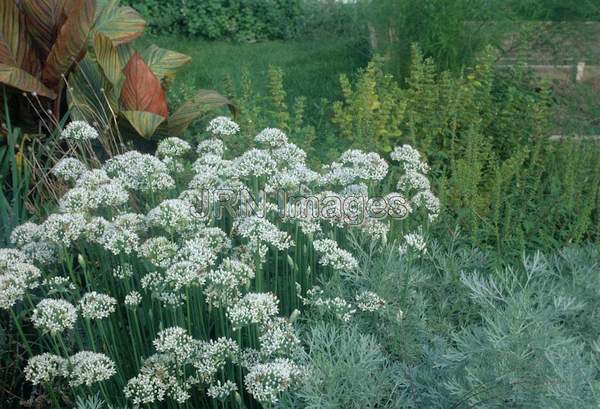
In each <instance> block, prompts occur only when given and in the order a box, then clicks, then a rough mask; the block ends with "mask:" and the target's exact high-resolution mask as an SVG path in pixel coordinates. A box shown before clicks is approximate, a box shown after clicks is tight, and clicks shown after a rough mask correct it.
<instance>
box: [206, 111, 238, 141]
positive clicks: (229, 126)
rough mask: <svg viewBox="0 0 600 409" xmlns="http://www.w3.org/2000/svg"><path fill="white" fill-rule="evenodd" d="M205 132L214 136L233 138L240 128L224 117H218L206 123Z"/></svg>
mask: <svg viewBox="0 0 600 409" xmlns="http://www.w3.org/2000/svg"><path fill="white" fill-rule="evenodd" d="M206 131H207V132H208V133H210V134H212V135H214V136H233V135H235V134H236V133H238V132H239V131H240V126H239V125H238V124H236V123H235V122H233V121H232V120H231V119H229V118H227V117H226V116H218V117H216V118H214V119H213V120H211V121H210V122H209V123H208V127H207V128H206Z"/></svg>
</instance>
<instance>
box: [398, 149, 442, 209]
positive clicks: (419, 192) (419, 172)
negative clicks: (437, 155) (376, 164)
mask: <svg viewBox="0 0 600 409" xmlns="http://www.w3.org/2000/svg"><path fill="white" fill-rule="evenodd" d="M390 156H391V158H392V159H393V160H395V161H397V162H400V164H401V166H402V167H403V169H404V171H405V174H404V175H403V176H401V177H400V179H399V180H398V186H397V189H398V190H399V191H400V192H401V193H402V194H405V195H408V194H412V199H411V204H412V205H413V206H414V207H424V208H425V210H426V211H427V213H428V217H429V220H431V221H433V220H435V219H436V218H437V217H438V215H439V213H440V201H439V199H438V198H437V197H436V196H435V195H434V194H433V192H432V191H431V183H430V182H429V179H427V176H426V175H427V172H429V166H428V165H427V163H425V162H423V161H421V154H420V153H419V151H417V150H416V149H414V148H413V147H411V146H409V145H403V146H399V147H396V148H395V149H394V151H393V152H392V154H391V155H390Z"/></svg>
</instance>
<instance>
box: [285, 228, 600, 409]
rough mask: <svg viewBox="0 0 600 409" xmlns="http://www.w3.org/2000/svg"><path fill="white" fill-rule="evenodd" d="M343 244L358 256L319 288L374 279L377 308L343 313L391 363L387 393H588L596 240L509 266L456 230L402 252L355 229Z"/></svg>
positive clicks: (425, 403)
mask: <svg viewBox="0 0 600 409" xmlns="http://www.w3.org/2000/svg"><path fill="white" fill-rule="evenodd" d="M351 248H352V249H353V250H354V252H355V254H357V259H358V260H359V264H360V265H361V268H360V269H358V270H357V271H356V272H355V273H354V274H351V275H345V276H344V277H343V278H342V279H341V280H327V284H326V285H323V286H322V288H323V289H324V293H323V294H321V297H323V298H327V297H330V298H331V297H335V296H339V294H344V293H345V292H346V291H348V290H349V289H351V291H352V290H353V289H356V288H363V289H365V288H366V289H373V290H374V291H378V290H379V289H381V290H380V291H379V292H378V294H379V295H380V296H381V297H382V299H383V300H385V308H382V309H381V310H380V311H378V313H377V314H378V319H373V318H372V317H366V316H365V317H361V315H359V314H357V315H355V316H354V317H353V318H352V320H351V321H350V323H349V324H348V325H351V326H352V328H354V329H353V330H352V331H355V330H358V331H359V334H360V333H362V334H369V337H372V338H373V341H374V342H376V344H375V346H373V347H372V349H374V350H379V348H381V352H382V354H383V356H384V357H385V358H382V359H385V361H386V362H387V364H388V365H389V367H390V368H392V371H393V375H392V374H389V373H388V374H387V375H386V376H391V377H393V382H394V384H395V385H396V389H395V393H396V395H395V396H396V398H395V403H396V404H399V405H400V406H401V407H427V408H456V407H462V406H474V407H483V408H499V407H505V406H506V405H509V406H511V407H519V408H528V407H531V408H537V407H545V406H552V405H555V406H559V407H572V408H577V407H594V406H595V405H597V404H598V394H597V382H598V377H599V376H600V372H599V371H600V367H599V366H598V361H597V348H598V341H597V337H598V328H597V325H596V324H595V322H596V317H597V315H598V307H597V306H598V292H597V287H598V284H599V283H600V281H598V278H599V276H598V274H597V272H595V271H594V267H593V266H595V264H596V263H597V261H598V258H599V257H600V254H599V253H598V249H597V248H596V247H584V248H569V249H565V250H562V251H561V252H559V253H557V254H554V255H551V256H543V255H542V254H540V253H534V254H532V255H531V256H526V257H524V258H523V260H522V262H514V263H512V262H511V263H510V264H511V265H510V266H509V267H502V266H501V264H502V263H498V262H494V260H493V258H491V254H486V253H482V252H481V251H480V250H476V249H469V248H468V247H467V246H465V245H464V244H461V239H460V236H455V237H454V238H452V239H451V240H449V238H444V239H443V241H442V242H441V243H440V242H436V241H433V240H429V241H428V244H427V248H426V251H418V252H415V251H414V249H413V251H412V252H411V251H409V252H406V251H404V250H403V249H402V246H400V247H399V246H398V243H393V242H388V245H387V246H385V247H383V248H382V247H379V246H369V245H368V244H367V245H366V244H365V243H364V242H361V241H357V242H355V243H353V244H352V245H351ZM361 249H362V250H361ZM386 288H387V291H386ZM398 307H401V308H398ZM399 311H400V312H401V313H399ZM393 312H395V314H393ZM321 320H322V318H321V317H319V316H308V318H307V322H306V323H305V325H306V326H307V327H309V328H310V327H311V325H315V323H316V322H320V321H321ZM338 323H339V321H338ZM317 328H320V330H323V331H328V332H329V338H328V337H327V335H322V337H323V338H324V339H336V338H335V336H336V335H335V334H337V333H338V331H339V330H338V329H336V328H335V327H325V326H317ZM332 349H333V348H332ZM321 355H322V353H321V350H320V349H319V348H317V350H316V351H315V352H314V355H313V354H312V352H311V351H310V350H309V351H308V356H309V358H308V359H309V360H311V359H312V360H314V361H316V362H317V363H319V362H321V360H320V357H321ZM324 361H327V362H329V361H328V360H324ZM374 362H377V360H376V359H374V360H373V361H372V362H371V363H370V364H367V363H366V362H365V363H364V364H363V365H364V366H365V367H369V365H372V364H373V363H374ZM328 365H330V364H329V363H328ZM343 365H344V364H343V363H341V364H340V366H343ZM317 366H318V365H317ZM382 372H385V371H384V370H382ZM360 373H361V369H359V368H353V369H348V370H347V371H346V374H345V375H342V374H340V375H339V378H340V379H341V381H340V383H342V384H343V382H345V381H348V382H350V381H351V380H352V379H354V376H357V375H358V374H360ZM390 381H392V380H391V379H390V380H387V381H384V380H382V381H380V383H381V384H382V385H386V384H387V382H390ZM323 384H326V383H323ZM357 391H360V388H357ZM350 394H351V392H350ZM292 395H293V394H292ZM331 395H333V396H337V395H336V393H335V392H334V393H332V394H326V393H321V394H319V393H313V394H310V395H309V396H310V397H311V398H312V399H318V398H319V397H323V398H322V399H324V401H327V399H328V397H329V396H331ZM359 396H360V395H356V399H359ZM299 406H302V405H299ZM367 407H369V406H368V405H367Z"/></svg>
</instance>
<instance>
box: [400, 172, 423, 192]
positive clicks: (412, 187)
mask: <svg viewBox="0 0 600 409" xmlns="http://www.w3.org/2000/svg"><path fill="white" fill-rule="evenodd" d="M397 189H398V190H399V191H400V192H402V193H408V192H414V191H421V190H430V189H431V183H430V182H429V179H427V176H425V175H424V174H422V173H419V172H416V171H414V170H408V171H406V173H405V174H404V175H402V176H401V177H400V179H399V180H398V186H397Z"/></svg>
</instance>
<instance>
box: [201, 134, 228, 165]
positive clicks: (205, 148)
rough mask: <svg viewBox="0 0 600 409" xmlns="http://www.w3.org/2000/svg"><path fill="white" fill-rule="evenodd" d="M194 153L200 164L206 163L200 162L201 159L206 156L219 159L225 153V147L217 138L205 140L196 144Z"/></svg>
mask: <svg viewBox="0 0 600 409" xmlns="http://www.w3.org/2000/svg"><path fill="white" fill-rule="evenodd" d="M196 153H197V154H198V156H199V158H198V160H200V161H201V163H207V162H206V161H204V160H202V158H203V157H206V156H207V155H212V156H214V157H216V158H219V159H220V158H222V157H223V153H225V145H224V144H223V141H222V140H220V139H217V138H210V139H206V140H204V141H202V142H200V143H199V144H198V146H197V147H196Z"/></svg>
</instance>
